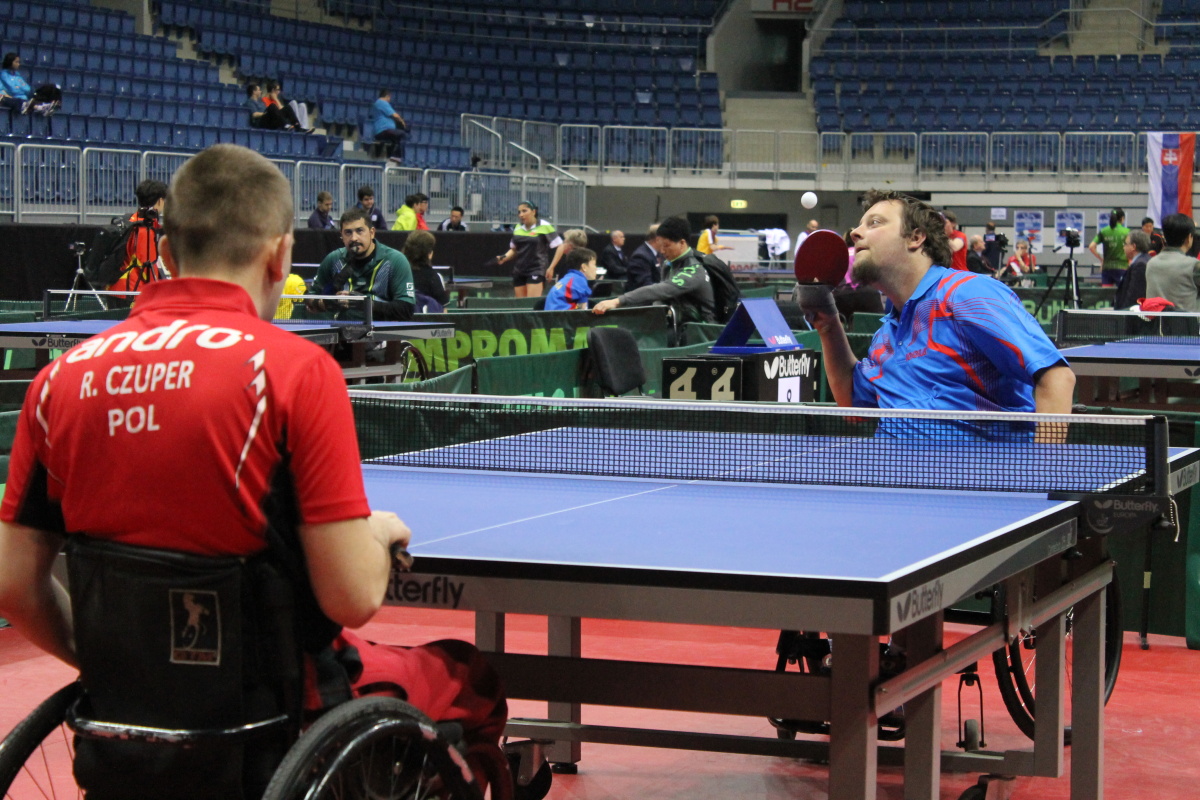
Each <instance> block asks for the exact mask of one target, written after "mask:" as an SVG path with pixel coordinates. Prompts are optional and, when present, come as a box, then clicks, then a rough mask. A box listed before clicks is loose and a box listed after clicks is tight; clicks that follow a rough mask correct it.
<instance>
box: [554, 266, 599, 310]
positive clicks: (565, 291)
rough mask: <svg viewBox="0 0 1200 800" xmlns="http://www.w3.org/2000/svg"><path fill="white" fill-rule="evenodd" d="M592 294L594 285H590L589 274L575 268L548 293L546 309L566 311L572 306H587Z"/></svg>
mask: <svg viewBox="0 0 1200 800" xmlns="http://www.w3.org/2000/svg"><path fill="white" fill-rule="evenodd" d="M591 296H592V287H590V286H588V280H587V276H586V275H584V274H583V273H582V272H580V271H579V270H577V269H573V270H571V271H570V272H568V273H567V274H566V275H564V276H563V277H562V278H561V279H560V280H559V281H557V282H556V283H555V284H554V286H552V287H551V288H550V291H549V292H547V293H546V310H547V311H565V310H567V309H571V308H587V302H588V298H590V297H591Z"/></svg>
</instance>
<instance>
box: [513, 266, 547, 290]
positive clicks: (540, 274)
mask: <svg viewBox="0 0 1200 800" xmlns="http://www.w3.org/2000/svg"><path fill="white" fill-rule="evenodd" d="M512 282H513V286H525V285H526V284H535V285H536V284H539V283H545V282H546V269H545V267H534V268H533V269H519V268H518V269H514V270H513V271H512Z"/></svg>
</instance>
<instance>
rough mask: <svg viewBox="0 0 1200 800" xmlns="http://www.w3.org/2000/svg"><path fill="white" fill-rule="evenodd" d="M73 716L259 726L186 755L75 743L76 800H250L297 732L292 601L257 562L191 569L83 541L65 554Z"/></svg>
mask: <svg viewBox="0 0 1200 800" xmlns="http://www.w3.org/2000/svg"><path fill="white" fill-rule="evenodd" d="M67 561H68V571H69V576H70V595H71V606H72V610H73V613H74V617H75V636H76V653H77V656H78V659H79V666H80V678H81V680H82V682H83V684H84V690H85V694H84V696H83V699H82V701H81V703H80V705H79V707H78V709H77V714H78V716H81V717H85V718H88V719H92V720H98V721H102V722H115V723H125V724H130V725H143V726H152V727H162V728H172V729H187V730H220V729H226V728H233V727H236V726H239V725H244V724H248V723H253V722H260V721H263V720H267V719H271V718H273V717H276V716H278V715H279V714H282V713H287V714H289V715H290V716H291V720H292V721H290V722H289V723H288V724H286V725H283V726H276V727H273V728H270V729H269V730H268V731H267V732H265V733H264V734H262V735H260V736H256V737H254V738H251V739H238V740H228V739H217V740H215V741H212V742H211V743H206V744H200V745H197V746H193V747H187V748H185V747H180V746H178V745H175V744H171V743H157V742H153V743H152V742H142V741H118V740H109V739H94V738H89V737H85V736H82V735H77V736H76V753H75V776H76V780H77V781H78V782H79V786H80V787H81V788H83V789H84V790H85V792H86V793H87V796H88V798H89V800H115V799H116V798H131V797H140V798H148V797H154V798H173V799H174V800H218V799H219V798H231V799H233V800H237V799H238V798H252V797H253V798H257V797H259V796H261V793H262V791H263V789H265V787H266V783H267V782H268V781H269V780H270V777H271V774H272V773H273V772H274V769H275V767H276V766H277V765H278V763H279V761H280V760H282V758H283V755H284V753H285V752H286V750H287V748H288V746H289V745H290V744H291V742H292V741H294V740H295V738H296V735H297V733H298V726H299V719H300V703H301V691H302V683H303V666H302V664H303V662H302V656H301V652H300V648H299V645H298V643H297V630H296V620H295V614H294V608H293V606H294V592H293V588H292V586H291V584H290V582H289V581H288V580H287V579H286V578H284V577H283V575H282V574H281V572H280V570H278V569H277V568H276V567H275V566H274V565H273V564H272V563H271V562H270V560H269V559H268V558H267V557H265V556H257V557H252V558H235V557H219V558H217V557H205V556H196V555H191V554H187V553H180V552H174V551H165V550H156V549H151V548H146V547H132V546H128V545H122V544H117V543H114V542H107V541H102V540H96V539H91V538H88V537H84V536H73V537H71V539H70V540H69V543H68V546H67Z"/></svg>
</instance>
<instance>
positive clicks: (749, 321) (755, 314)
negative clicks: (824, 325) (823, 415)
mask: <svg viewBox="0 0 1200 800" xmlns="http://www.w3.org/2000/svg"><path fill="white" fill-rule="evenodd" d="M756 333H757V334H758V335H759V336H760V337H761V338H762V341H763V344H761V345H752V344H750V339H751V337H752V336H754V334H756ZM820 358H821V357H820V354H819V353H817V352H816V351H814V350H806V349H804V346H803V345H801V344H800V343H799V342H797V341H796V337H795V335H794V334H793V333H792V331H791V329H790V328H788V324H787V321H786V320H785V319H784V318H783V315H782V314H781V313H779V307H778V306H777V305H776V304H775V301H774V300H773V299H771V298H765V297H764V298H746V299H744V300H742V302H741V304H740V305H738V307H737V310H735V311H734V312H733V316H732V317H730V319H729V322H728V323H727V324H726V325H725V330H723V331H721V335H720V336H719V337H717V341H716V342H715V343H714V344H713V347H712V349H711V351H710V354H709V355H701V356H692V357H690V358H667V359H663V374H662V385H663V392H664V396H665V397H666V398H668V399H672V400H769V401H772V402H780V403H800V402H812V401H814V400H816V399H817V382H818V379H819V375H820V373H821V369H820Z"/></svg>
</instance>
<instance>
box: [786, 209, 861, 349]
mask: <svg viewBox="0 0 1200 800" xmlns="http://www.w3.org/2000/svg"><path fill="white" fill-rule="evenodd" d="M849 265H850V252H849V249H848V248H847V247H846V241H845V239H843V238H842V237H841V235H840V234H838V233H837V232H836V231H813V232H812V233H810V234H809V235H808V238H807V239H805V240H804V242H803V244H801V245H800V249H799V250H797V251H796V264H795V271H796V290H795V291H794V292H793V294H792V296H793V298H794V299H795V300H796V302H797V303H798V304H799V306H800V310H801V311H802V312H804V318H805V319H807V320H808V321H809V323H810V324H812V325H813V326H814V327H816V325H817V324H819V323H821V322H822V321H828V319H829V318H837V313H838V312H837V305H836V304H835V303H834V301H833V287H835V286H837V285H838V284H840V283H841V282H842V280H843V279H844V278H845V277H846V268H847V267H848V266H849Z"/></svg>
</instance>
